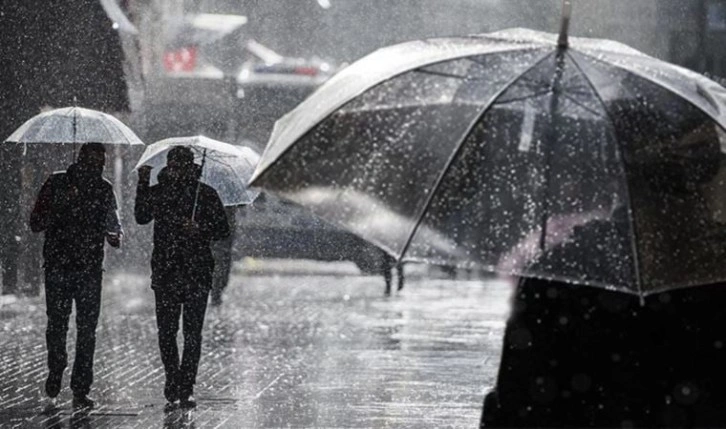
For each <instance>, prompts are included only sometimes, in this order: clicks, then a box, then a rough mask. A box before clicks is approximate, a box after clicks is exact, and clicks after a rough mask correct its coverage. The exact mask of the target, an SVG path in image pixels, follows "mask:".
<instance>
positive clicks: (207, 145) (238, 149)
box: [134, 136, 260, 206]
mask: <svg viewBox="0 0 726 429" xmlns="http://www.w3.org/2000/svg"><path fill="white" fill-rule="evenodd" d="M175 146H186V147H189V148H190V149H191V150H192V151H193V152H194V156H195V162H196V163H197V164H199V165H200V166H202V176H201V181H202V182H203V183H205V184H207V185H209V186H211V187H212V188H214V189H215V190H216V191H217V193H218V194H219V197H220V199H221V200H222V204H224V205H225V206H238V205H244V204H250V203H252V202H253V201H254V200H255V199H256V198H257V196H258V195H259V191H257V190H255V189H250V188H249V187H248V185H247V182H248V181H249V179H250V177H252V173H253V172H254V170H255V167H256V166H257V163H258V162H259V160H260V155H259V154H258V153H257V152H255V151H254V150H253V149H251V148H250V147H248V146H236V145H232V144H229V143H224V142H221V141H218V140H213V139H210V138H208V137H205V136H191V137H173V138H168V139H165V140H161V141H159V142H156V143H154V144H151V145H149V146H148V147H147V148H146V150H145V151H144V153H143V154H142V155H141V158H140V159H139V161H138V163H137V164H136V167H135V168H134V171H136V170H138V169H139V167H141V166H143V165H148V166H150V167H152V170H151V184H152V185H154V184H156V183H158V180H157V176H158V174H159V172H160V171H161V170H162V168H163V167H164V166H166V155H167V153H168V152H169V150H170V149H171V148H172V147H175Z"/></svg>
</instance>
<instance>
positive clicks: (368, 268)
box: [232, 193, 383, 274]
mask: <svg viewBox="0 0 726 429" xmlns="http://www.w3.org/2000/svg"><path fill="white" fill-rule="evenodd" d="M236 234H237V235H236V237H235V241H234V246H233V252H232V256H233V258H234V259H236V260H239V259H242V258H244V257H247V256H250V257H256V258H289V259H314V260H319V261H352V262H353V263H355V264H356V265H357V266H358V268H359V269H360V270H361V272H363V273H367V274H373V273H381V272H382V267H383V252H382V251H381V250H380V249H378V248H377V247H375V246H373V245H372V244H370V243H368V242H366V241H364V240H363V239H362V238H359V237H358V236H356V235H354V234H352V233H350V232H348V231H345V230H343V229H340V228H337V227H335V226H333V225H331V224H328V223H326V222H324V221H323V220H321V219H320V218H318V217H316V216H315V215H313V214H312V213H310V212H309V211H307V210H305V209H304V208H302V207H300V206H297V205H296V204H293V203H290V202H287V201H285V200H281V199H279V198H276V197H274V196H273V195H270V194H266V193H262V194H260V196H259V197H258V198H257V200H255V202H254V203H252V204H251V205H248V206H244V207H241V208H239V209H238V210H237V230H236Z"/></svg>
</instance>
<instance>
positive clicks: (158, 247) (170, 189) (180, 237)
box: [134, 146, 230, 410]
mask: <svg viewBox="0 0 726 429" xmlns="http://www.w3.org/2000/svg"><path fill="white" fill-rule="evenodd" d="M150 174H151V167H148V166H144V167H141V168H140V169H139V182H138V186H137V191H136V205H135V208H134V211H135V216H136V222H138V223H139V224H141V225H144V224H148V223H149V222H151V221H152V220H153V221H154V251H153V254H152V257H151V271H152V274H151V287H152V289H153V290H154V294H155V298H156V323H157V327H158V336H159V349H160V352H161V361H162V363H163V365H164V371H165V375H166V382H165V385H164V396H165V398H166V400H167V405H166V407H165V409H166V410H171V409H173V408H174V407H176V405H177V402H178V405H179V406H181V407H182V408H194V407H195V406H196V402H195V401H194V398H193V391H194V384H195V382H196V376H197V368H198V365H199V360H200V357H201V346H202V327H203V323H204V313H205V311H206V308H207V299H208V297H209V291H210V289H211V287H212V274H213V271H214V259H213V257H212V250H211V242H212V241H216V240H221V239H224V238H226V237H227V236H229V234H230V229H229V223H228V221H227V215H226V214H225V211H224V207H223V206H222V201H221V200H220V198H219V195H218V194H217V192H216V191H215V190H214V189H213V188H211V187H209V186H207V185H205V184H203V183H201V182H200V181H199V177H200V170H199V166H198V165H196V164H194V154H193V152H192V151H191V149H189V148H187V147H183V146H177V147H174V148H172V149H171V150H169V152H168V154H167V164H166V167H165V168H163V169H162V170H161V171H160V172H159V175H158V179H159V183H158V184H157V185H154V186H150ZM180 318H182V322H183V336H184V352H183V356H182V357H181V359H180V356H179V349H178V346H177V342H176V335H177V332H178V331H179V319H180Z"/></svg>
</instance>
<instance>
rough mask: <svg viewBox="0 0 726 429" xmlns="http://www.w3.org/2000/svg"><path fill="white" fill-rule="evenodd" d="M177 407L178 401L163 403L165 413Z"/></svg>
mask: <svg viewBox="0 0 726 429" xmlns="http://www.w3.org/2000/svg"><path fill="white" fill-rule="evenodd" d="M177 408H179V403H178V402H175V401H171V402H167V403H166V404H164V412H165V413H171V412H173V411H174V410H176V409H177Z"/></svg>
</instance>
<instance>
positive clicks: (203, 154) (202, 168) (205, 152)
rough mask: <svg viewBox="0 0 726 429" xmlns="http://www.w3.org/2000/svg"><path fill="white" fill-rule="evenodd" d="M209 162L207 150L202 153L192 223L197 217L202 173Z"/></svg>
mask: <svg viewBox="0 0 726 429" xmlns="http://www.w3.org/2000/svg"><path fill="white" fill-rule="evenodd" d="M205 162H207V149H204V152H202V167H201V169H200V171H199V178H198V179H197V190H196V192H195V193H194V206H192V222H194V217H195V216H196V215H197V203H198V202H199V187H200V185H201V180H202V173H204V163H205Z"/></svg>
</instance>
